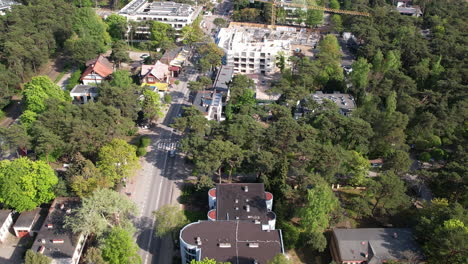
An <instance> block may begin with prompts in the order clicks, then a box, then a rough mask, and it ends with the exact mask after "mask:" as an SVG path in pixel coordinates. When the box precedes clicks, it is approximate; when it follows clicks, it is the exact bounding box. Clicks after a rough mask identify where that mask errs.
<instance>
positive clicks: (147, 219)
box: [131, 69, 197, 264]
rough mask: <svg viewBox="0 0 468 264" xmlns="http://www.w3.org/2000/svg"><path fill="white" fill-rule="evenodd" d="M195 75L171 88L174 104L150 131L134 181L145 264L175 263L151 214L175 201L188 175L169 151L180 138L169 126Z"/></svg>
mask: <svg viewBox="0 0 468 264" xmlns="http://www.w3.org/2000/svg"><path fill="white" fill-rule="evenodd" d="M188 70H189V69H187V71H188ZM196 76H197V75H196V73H194V74H190V75H188V76H186V78H185V79H184V77H182V78H181V82H180V84H179V85H177V87H175V88H173V89H172V92H171V96H172V98H173V103H172V104H171V106H170V108H169V110H168V112H167V114H166V116H165V118H164V120H163V121H162V122H161V123H160V124H158V126H157V127H156V128H155V129H153V130H152V131H151V132H150V133H149V136H150V137H151V139H152V144H151V146H150V151H149V152H148V154H147V155H146V156H145V159H144V160H143V162H142V163H143V164H142V169H141V170H140V173H139V175H138V176H137V179H136V181H135V184H134V185H135V186H134V191H133V193H132V195H131V199H132V200H133V201H134V202H135V203H136V204H137V205H138V207H139V208H140V215H139V217H138V218H137V219H135V225H136V227H137V229H138V232H137V235H136V236H137V237H136V238H137V244H138V246H139V247H140V255H141V257H142V259H143V264H149V263H158V264H166V263H171V262H172V250H173V248H172V247H173V241H172V239H163V240H161V239H159V238H156V237H154V236H153V233H154V230H153V228H154V218H153V216H152V213H153V211H155V210H157V209H159V208H160V207H161V206H163V205H166V204H171V203H176V201H177V197H178V192H179V189H178V188H177V187H178V186H177V185H178V183H179V182H180V181H181V180H182V179H183V177H184V175H188V171H186V169H185V166H184V164H183V163H184V161H183V160H182V158H180V157H179V156H176V157H169V155H168V151H169V150H171V149H175V148H176V146H177V143H178V141H179V140H180V137H181V136H180V135H178V134H177V133H175V132H174V131H173V129H172V128H170V127H169V124H170V123H172V121H173V119H174V118H175V117H176V116H177V115H178V114H179V113H180V110H181V108H182V106H183V105H184V104H186V100H185V99H186V98H188V94H189V91H188V89H187V82H188V81H193V80H195V79H196Z"/></svg>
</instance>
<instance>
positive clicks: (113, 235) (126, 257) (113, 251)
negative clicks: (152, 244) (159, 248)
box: [101, 227, 141, 264]
mask: <svg viewBox="0 0 468 264" xmlns="http://www.w3.org/2000/svg"><path fill="white" fill-rule="evenodd" d="M101 250H102V258H103V259H104V260H105V261H107V262H109V263H116V264H139V263H141V257H140V255H138V246H137V245H136V244H135V242H134V241H133V237H132V234H130V233H129V231H127V230H125V229H123V228H120V227H114V228H112V230H111V231H110V232H109V234H107V235H106V237H105V238H104V239H103V240H102V246H101Z"/></svg>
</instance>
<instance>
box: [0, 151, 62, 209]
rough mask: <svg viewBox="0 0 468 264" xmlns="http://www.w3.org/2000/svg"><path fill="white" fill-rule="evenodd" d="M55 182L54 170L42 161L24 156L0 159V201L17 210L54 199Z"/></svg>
mask: <svg viewBox="0 0 468 264" xmlns="http://www.w3.org/2000/svg"><path fill="white" fill-rule="evenodd" d="M57 182H58V178H57V176H56V175H55V172H54V170H53V169H52V168H51V167H50V166H49V165H48V164H47V163H45V162H43V161H32V160H29V159H28V158H24V157H23V158H19V159H16V160H13V161H9V160H3V161H0V202H2V203H4V204H5V205H6V206H8V207H11V208H14V209H15V210H16V211H18V212H23V211H28V210H32V209H34V208H36V207H37V206H38V205H40V204H42V203H47V202H49V201H50V200H52V199H54V198H55V195H54V192H53V187H54V185H56V184H57Z"/></svg>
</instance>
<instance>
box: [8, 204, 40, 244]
mask: <svg viewBox="0 0 468 264" xmlns="http://www.w3.org/2000/svg"><path fill="white" fill-rule="evenodd" d="M46 216H47V211H46V210H42V209H41V208H36V209H34V210H31V211H27V212H22V213H21V214H20V215H19V217H18V219H16V222H15V224H14V225H13V230H14V231H15V235H16V237H20V238H21V237H25V236H34V234H35V233H37V232H39V230H40V229H41V226H42V224H43V222H44V220H45V217H46Z"/></svg>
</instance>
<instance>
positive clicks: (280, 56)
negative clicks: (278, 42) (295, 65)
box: [275, 51, 287, 73]
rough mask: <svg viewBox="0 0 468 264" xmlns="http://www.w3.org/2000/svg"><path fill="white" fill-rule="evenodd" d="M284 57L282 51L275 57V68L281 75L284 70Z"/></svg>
mask: <svg viewBox="0 0 468 264" xmlns="http://www.w3.org/2000/svg"><path fill="white" fill-rule="evenodd" d="M286 59H287V58H286V56H285V55H284V52H283V51H280V52H278V55H277V56H276V62H275V64H276V67H278V68H279V69H280V72H281V73H283V72H284V69H286Z"/></svg>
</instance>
